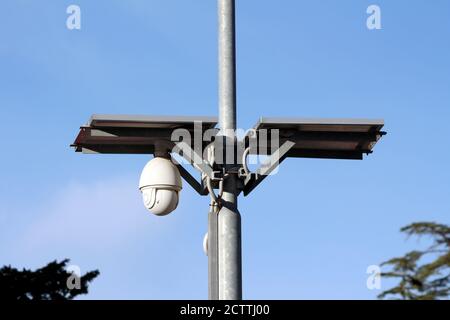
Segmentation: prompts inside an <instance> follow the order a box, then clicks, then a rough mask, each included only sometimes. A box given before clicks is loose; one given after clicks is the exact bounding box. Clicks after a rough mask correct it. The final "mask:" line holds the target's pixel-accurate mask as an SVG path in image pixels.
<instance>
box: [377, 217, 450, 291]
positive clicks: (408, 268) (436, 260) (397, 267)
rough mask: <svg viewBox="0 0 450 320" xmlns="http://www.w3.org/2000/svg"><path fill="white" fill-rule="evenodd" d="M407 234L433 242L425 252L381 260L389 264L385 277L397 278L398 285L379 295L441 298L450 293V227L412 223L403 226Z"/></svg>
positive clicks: (414, 252) (415, 252)
mask: <svg viewBox="0 0 450 320" xmlns="http://www.w3.org/2000/svg"><path fill="white" fill-rule="evenodd" d="M401 232H403V233H405V234H406V235H407V236H408V237H411V236H417V237H427V238H429V239H431V240H432V242H431V245H430V246H429V247H428V248H427V249H426V250H423V251H411V252H409V253H407V254H406V255H405V256H403V257H400V258H393V259H391V260H389V261H386V262H384V263H382V266H387V267H389V269H390V270H389V271H388V272H382V273H381V276H382V277H385V278H396V279H399V280H400V282H399V283H398V285H397V286H395V287H393V288H391V289H389V290H386V291H384V292H382V293H381V294H380V295H379V296H378V298H380V299H385V298H392V299H403V300H438V299H447V298H448V297H449V296H450V227H449V226H446V225H443V224H437V223H433V222H420V223H413V224H410V225H408V226H406V227H404V228H402V229H401Z"/></svg>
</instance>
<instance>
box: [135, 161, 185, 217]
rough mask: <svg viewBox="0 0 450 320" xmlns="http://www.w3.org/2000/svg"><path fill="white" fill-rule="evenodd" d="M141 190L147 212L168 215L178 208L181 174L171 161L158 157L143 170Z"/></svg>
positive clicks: (140, 183) (140, 182)
mask: <svg viewBox="0 0 450 320" xmlns="http://www.w3.org/2000/svg"><path fill="white" fill-rule="evenodd" d="M139 189H140V190H141V192H142V198H143V201H144V205H145V207H146V208H147V210H149V211H150V212H151V213H153V214H155V215H157V216H165V215H168V214H169V213H171V212H172V211H174V210H175V209H176V208H177V206H178V201H179V196H180V195H179V194H180V191H181V189H182V181H181V175H180V172H179V171H178V168H177V167H176V166H175V165H174V164H173V163H172V161H170V159H166V158H162V157H156V158H154V159H152V160H150V161H149V162H148V163H147V165H146V166H145V167H144V170H142V174H141V178H140V181H139Z"/></svg>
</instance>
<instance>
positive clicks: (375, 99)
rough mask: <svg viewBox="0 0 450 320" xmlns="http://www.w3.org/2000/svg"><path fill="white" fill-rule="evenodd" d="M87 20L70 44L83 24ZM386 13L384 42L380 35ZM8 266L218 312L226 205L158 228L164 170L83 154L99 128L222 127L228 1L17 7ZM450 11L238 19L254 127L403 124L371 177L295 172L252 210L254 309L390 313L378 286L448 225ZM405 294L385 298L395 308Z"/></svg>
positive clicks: (394, 129) (371, 165) (248, 242)
mask: <svg viewBox="0 0 450 320" xmlns="http://www.w3.org/2000/svg"><path fill="white" fill-rule="evenodd" d="M70 4H77V5H79V6H80V7H81V11H82V28H81V30H73V31H70V30H68V29H67V28H66V18H67V14H66V8H67V6H69V5H70ZM371 4H378V5H379V6H380V7H381V12H382V30H374V31H369V30H368V29H367V28H366V19H367V14H366V9H367V7H368V6H369V5H371ZM0 8H1V10H0V116H1V120H2V125H1V126H0V137H1V138H0V139H1V140H0V141H1V144H2V148H1V150H2V151H1V157H0V168H1V169H0V170H1V183H0V188H1V189H0V265H4V264H12V265H14V266H17V267H27V268H36V267H39V266H42V265H44V264H45V263H47V262H49V261H51V260H53V259H63V258H66V257H68V258H71V259H72V263H73V264H75V265H78V266H79V267H80V268H81V270H82V271H83V272H86V271H88V270H91V269H94V268H98V269H100V271H101V275H100V276H99V278H98V279H96V280H95V282H94V283H93V284H92V287H91V290H90V294H89V295H88V296H87V298H99V299H108V298H115V299H116V298H117V299H118V298H125V299H127V298H131V299H204V298H207V258H206V257H205V256H204V254H203V252H202V238H203V236H204V234H205V231H206V227H207V226H206V223H207V215H206V214H207V207H208V199H207V198H200V197H198V196H197V195H196V194H195V193H194V191H192V190H191V189H189V187H187V185H186V187H185V188H184V190H183V193H182V198H181V203H180V206H179V208H178V209H177V211H176V212H175V213H174V214H172V215H171V216H168V217H165V218H157V217H154V216H151V215H149V214H147V212H146V211H145V208H144V207H143V205H142V202H141V196H140V194H139V191H138V189H137V184H138V179H139V174H140V172H141V170H142V168H143V167H144V165H145V163H146V162H147V160H148V157H146V156H119V155H110V156H104V155H103V156H98V155H81V154H76V153H74V152H73V150H71V149H70V148H69V145H70V143H72V142H73V140H74V137H75V135H76V133H77V130H78V127H79V126H80V125H82V124H84V123H85V122H86V121H87V119H88V118H89V116H90V115H91V114H92V113H118V114H149V115H152V114H154V115H181V114H183V115H215V114H216V113H217V67H216V65H217V58H216V57H217V48H216V47H217V36H216V3H215V1H211V0H188V1H186V0H183V1H182V0H164V1H163V0H151V1H150V0H130V1H118V0H117V1H110V0H109V1H106V0H97V1H87V0H78V1H50V0H39V1H34V0H20V1H18V0H14V1H13V0H7V1H2V3H1V5H0ZM449 13H450V3H449V2H448V1H446V0H435V1H433V3H432V4H430V1H425V0H420V1H419V0H416V1H406V0H398V1H376V2H374V1H365V0H358V1H338V0H334V1H332V0H327V1H325V0H321V1H317V0H302V1H298V0H284V1H278V2H275V1H273V0H272V1H268V0H258V1H256V0H245V1H244V0H237V31H238V38H237V41H238V43H237V48H238V108H239V113H238V124H239V127H241V128H249V127H251V126H253V125H254V123H255V122H256V120H257V118H258V117H259V116H286V117H288V116H295V117H352V118H383V119H385V122H386V126H385V129H386V131H388V132H389V134H388V136H386V137H385V138H383V140H382V141H381V142H380V143H379V144H378V145H377V146H376V148H375V152H374V154H372V155H370V156H369V157H367V158H366V159H365V160H364V161H338V160H308V159H295V160H294V159H290V160H287V161H285V162H284V163H283V165H282V168H281V169H280V171H279V173H278V174H277V175H275V176H272V177H270V178H268V179H267V180H266V181H265V182H264V183H263V184H262V185H260V186H259V187H258V189H257V190H256V191H254V193H253V194H252V195H251V196H250V197H249V198H241V200H240V211H241V213H242V221H243V276H244V282H243V285H244V298H246V299H372V298H375V297H376V295H377V294H378V293H379V291H376V290H375V291H371V290H368V289H367V287H366V278H367V274H366V269H367V267H368V266H369V265H373V264H378V263H380V262H382V261H384V260H386V259H388V258H391V257H393V256H397V255H401V254H403V253H405V252H406V251H407V250H409V249H411V248H415V247H418V246H419V247H420V246H422V245H424V244H425V242H424V241H421V242H418V241H415V240H410V241H408V242H407V241H406V238H405V237H404V236H403V235H401V234H400V233H399V232H398V230H399V228H400V227H402V226H404V225H406V224H408V223H411V222H414V221H422V220H426V221H437V222H442V223H449V222H450V218H449V217H450V216H449V200H448V199H449V194H450V193H449V191H450V188H449V181H450V170H449V169H448V164H449V163H450V150H449V145H448V141H447V140H448V138H449V133H448V119H449V117H450V90H449V89H450V60H449V57H450V41H449V39H450V37H449V36H450V14H449ZM390 284H391V283H388V282H383V283H382V285H383V288H384V289H387V288H388V287H389V285H390Z"/></svg>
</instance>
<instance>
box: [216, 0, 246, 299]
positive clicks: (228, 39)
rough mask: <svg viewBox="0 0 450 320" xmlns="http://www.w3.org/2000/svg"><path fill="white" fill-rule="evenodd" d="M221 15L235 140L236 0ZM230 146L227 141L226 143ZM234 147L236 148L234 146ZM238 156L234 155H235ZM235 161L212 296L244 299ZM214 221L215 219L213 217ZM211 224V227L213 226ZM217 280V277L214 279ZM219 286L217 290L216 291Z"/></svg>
mask: <svg viewBox="0 0 450 320" xmlns="http://www.w3.org/2000/svg"><path fill="white" fill-rule="evenodd" d="M218 18H219V125H220V129H221V134H222V135H223V136H225V140H227V141H228V142H229V141H233V143H235V141H236V137H235V134H234V132H235V129H236V37H235V0H218ZM226 146H227V144H226ZM233 149H234V147H233ZM233 158H235V157H233ZM232 168H236V163H235V161H233V163H227V162H225V169H226V172H227V176H226V179H225V181H224V186H223V195H222V206H223V207H222V208H221V209H220V211H219V213H218V217H217V222H216V223H217V271H218V274H217V278H215V279H216V281H217V284H218V285H217V286H214V285H211V283H210V289H211V288H213V289H214V288H216V292H210V298H211V297H212V298H218V299H220V300H241V299H242V266H241V264H242V262H241V216H240V214H239V211H238V208H237V207H238V205H237V196H238V193H239V192H238V188H237V186H238V176H237V173H236V172H235V170H230V169H232ZM212 221H214V219H212ZM210 227H211V226H210ZM210 259H212V257H210ZM213 280H214V279H213ZM217 289H218V290H217Z"/></svg>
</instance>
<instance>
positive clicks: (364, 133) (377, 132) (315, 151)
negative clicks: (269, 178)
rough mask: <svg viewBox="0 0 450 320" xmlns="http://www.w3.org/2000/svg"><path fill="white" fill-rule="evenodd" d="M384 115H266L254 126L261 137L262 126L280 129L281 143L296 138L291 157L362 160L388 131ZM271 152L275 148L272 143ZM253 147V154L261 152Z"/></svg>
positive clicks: (268, 129)
mask: <svg viewBox="0 0 450 320" xmlns="http://www.w3.org/2000/svg"><path fill="white" fill-rule="evenodd" d="M383 126H384V120H382V119H344V118H342V119H332V118H329V119H326V118H325V119H324V118H265V117H261V118H260V119H259V121H258V123H257V124H256V125H255V126H254V127H253V129H254V131H255V132H256V134H257V137H258V138H259V137H260V136H261V135H262V133H261V130H264V129H265V130H267V132H268V136H269V139H270V130H271V129H278V130H279V138H280V145H281V144H282V143H283V142H285V141H293V142H295V146H294V147H293V148H292V149H291V150H290V151H289V152H288V154H287V157H291V158H325V159H348V160H350V159H352V160H361V159H363V155H364V154H369V153H371V152H372V150H373V148H374V146H375V144H376V143H377V141H378V140H379V139H380V138H381V136H383V135H384V134H385V133H384V132H383V131H381V129H382V128H383ZM268 151H269V153H272V152H274V151H275V150H271V149H270V146H269V148H268ZM259 152H260V151H259V150H252V152H251V153H253V154H257V153H258V154H260V153H259Z"/></svg>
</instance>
